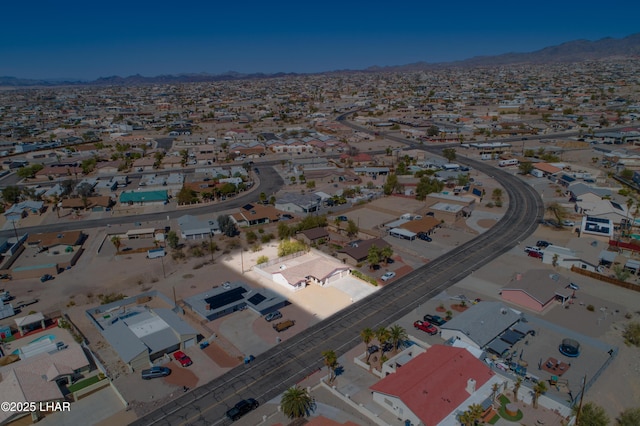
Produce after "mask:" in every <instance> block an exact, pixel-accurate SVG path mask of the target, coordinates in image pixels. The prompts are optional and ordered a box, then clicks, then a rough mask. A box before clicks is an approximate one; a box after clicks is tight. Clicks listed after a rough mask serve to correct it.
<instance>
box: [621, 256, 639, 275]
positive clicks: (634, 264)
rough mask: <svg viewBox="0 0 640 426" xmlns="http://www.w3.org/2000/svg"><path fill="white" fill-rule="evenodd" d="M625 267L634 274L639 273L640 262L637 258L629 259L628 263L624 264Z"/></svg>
mask: <svg viewBox="0 0 640 426" xmlns="http://www.w3.org/2000/svg"><path fill="white" fill-rule="evenodd" d="M624 269H626V270H628V271H629V272H631V273H632V274H637V273H638V271H639V270H640V262H639V261H637V260H635V259H629V260H627V263H625V264H624Z"/></svg>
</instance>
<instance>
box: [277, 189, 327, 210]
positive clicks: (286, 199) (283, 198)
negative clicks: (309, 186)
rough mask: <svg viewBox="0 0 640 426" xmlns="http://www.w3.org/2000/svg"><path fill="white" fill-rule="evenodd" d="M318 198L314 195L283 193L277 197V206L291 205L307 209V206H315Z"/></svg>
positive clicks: (318, 200)
mask: <svg viewBox="0 0 640 426" xmlns="http://www.w3.org/2000/svg"><path fill="white" fill-rule="evenodd" d="M320 200H321V199H320V197H319V196H317V195H316V194H309V193H307V194H298V193H296V192H285V193H284V194H282V195H280V196H279V197H278V201H277V202H278V204H286V203H292V204H296V205H298V206H301V207H307V206H309V205H313V204H317V203H319V202H320Z"/></svg>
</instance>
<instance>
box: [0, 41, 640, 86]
mask: <svg viewBox="0 0 640 426" xmlns="http://www.w3.org/2000/svg"><path fill="white" fill-rule="evenodd" d="M630 57H640V33H637V34H632V35H630V36H627V37H624V38H621V39H614V38H611V37H607V38H603V39H600V40H596V41H590V40H574V41H570V42H566V43H562V44H559V45H557V46H550V47H545V48H543V49H540V50H536V51H534V52H528V53H505V54H502V55H495V56H476V57H473V58H470V59H465V60H462V61H455V62H441V63H427V62H416V63H413V64H406V65H394V66H385V67H379V66H371V67H369V68H366V69H364V70H340V72H381V71H382V72H403V71H417V70H429V69H438V68H444V67H469V68H470V67H485V66H498V65H515V64H537V65H540V64H557V63H571V62H582V61H590V60H603V59H612V58H630ZM334 72H337V71H331V72H325V73H318V74H331V73H334ZM295 75H299V74H296V73H284V72H279V73H274V74H265V73H252V74H243V73H238V72H234V71H229V72H227V73H223V74H208V73H197V74H171V75H159V76H155V77H144V76H141V75H139V74H137V75H132V76H129V77H119V76H111V77H101V78H98V79H96V80H93V81H79V80H76V81H73V80H69V81H60V80H32V79H23V78H17V77H0V87H30V86H31V87H33V86H63V85H65V86H68V85H98V86H127V85H140V84H162V83H196V82H207V81H230V80H251V79H263V78H277V77H284V76H295Z"/></svg>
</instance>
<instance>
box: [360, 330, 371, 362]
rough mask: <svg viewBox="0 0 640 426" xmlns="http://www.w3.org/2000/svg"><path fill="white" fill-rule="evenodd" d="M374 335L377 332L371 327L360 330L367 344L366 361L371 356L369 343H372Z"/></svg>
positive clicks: (361, 336)
mask: <svg viewBox="0 0 640 426" xmlns="http://www.w3.org/2000/svg"><path fill="white" fill-rule="evenodd" d="M374 336H375V333H374V332H373V330H372V329H370V328H369V327H367V328H365V329H364V330H362V331H361V332H360V338H361V339H362V341H363V342H364V345H365V346H366V352H367V361H366V362H369V357H370V356H371V354H370V353H369V343H371V341H372V340H373V337H374Z"/></svg>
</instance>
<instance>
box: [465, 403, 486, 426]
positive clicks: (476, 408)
mask: <svg viewBox="0 0 640 426" xmlns="http://www.w3.org/2000/svg"><path fill="white" fill-rule="evenodd" d="M467 411H468V412H469V414H470V415H471V421H472V424H476V422H477V421H478V420H480V419H482V413H484V410H483V409H482V405H480V404H471V405H470V406H469V408H468V409H467Z"/></svg>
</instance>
